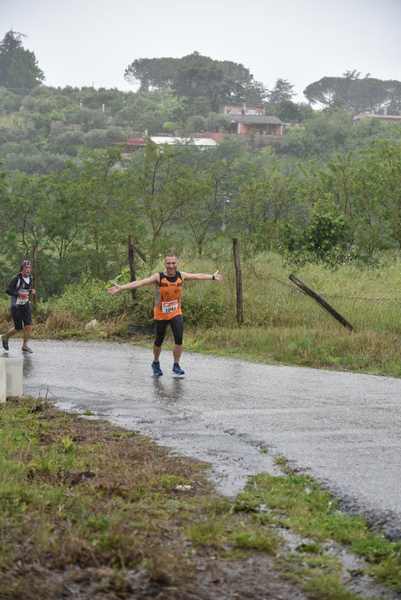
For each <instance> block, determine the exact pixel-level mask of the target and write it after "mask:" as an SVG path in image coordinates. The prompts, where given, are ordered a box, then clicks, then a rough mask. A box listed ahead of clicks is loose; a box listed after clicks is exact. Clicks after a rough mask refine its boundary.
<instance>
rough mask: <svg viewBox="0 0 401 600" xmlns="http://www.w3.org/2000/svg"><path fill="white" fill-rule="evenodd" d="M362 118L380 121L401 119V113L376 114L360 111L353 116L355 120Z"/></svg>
mask: <svg viewBox="0 0 401 600" xmlns="http://www.w3.org/2000/svg"><path fill="white" fill-rule="evenodd" d="M362 119H378V120H380V121H398V122H399V121H401V116H400V115H375V114H373V113H360V114H359V115H355V117H353V121H361V120H362Z"/></svg>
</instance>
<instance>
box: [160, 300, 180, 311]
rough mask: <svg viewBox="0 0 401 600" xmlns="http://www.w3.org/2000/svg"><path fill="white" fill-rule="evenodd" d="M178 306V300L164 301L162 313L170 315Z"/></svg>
mask: <svg viewBox="0 0 401 600" xmlns="http://www.w3.org/2000/svg"><path fill="white" fill-rule="evenodd" d="M177 308H178V300H170V302H162V313H163V314H165V315H168V314H169V313H172V312H174V311H175V310H177Z"/></svg>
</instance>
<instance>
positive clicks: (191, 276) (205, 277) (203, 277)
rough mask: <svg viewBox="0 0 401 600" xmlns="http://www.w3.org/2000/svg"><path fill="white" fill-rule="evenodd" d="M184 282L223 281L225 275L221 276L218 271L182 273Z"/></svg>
mask: <svg viewBox="0 0 401 600" xmlns="http://www.w3.org/2000/svg"><path fill="white" fill-rule="evenodd" d="M181 275H182V276H183V278H184V280H186V281H219V282H222V281H223V275H221V274H220V273H219V272H218V271H215V272H214V273H211V274H209V273H183V272H182V273H181Z"/></svg>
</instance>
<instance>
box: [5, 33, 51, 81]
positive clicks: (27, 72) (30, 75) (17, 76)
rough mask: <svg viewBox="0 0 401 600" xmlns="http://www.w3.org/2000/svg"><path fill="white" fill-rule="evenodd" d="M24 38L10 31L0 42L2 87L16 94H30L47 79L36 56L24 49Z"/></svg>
mask: <svg viewBox="0 0 401 600" xmlns="http://www.w3.org/2000/svg"><path fill="white" fill-rule="evenodd" d="M22 37H23V34H21V33H17V32H16V31H12V30H10V31H8V32H7V33H6V35H5V36H4V38H3V39H2V41H1V42H0V86H3V87H6V88H8V89H11V90H12V91H14V92H16V93H26V92H28V91H29V90H31V89H32V88H34V87H35V86H37V85H39V84H40V83H42V81H43V80H44V78H45V76H44V73H43V71H42V70H41V69H40V68H39V66H38V63H37V60H36V57H35V54H34V53H33V52H32V51H31V50H26V49H25V48H24V47H23V45H22V41H21V40H22Z"/></svg>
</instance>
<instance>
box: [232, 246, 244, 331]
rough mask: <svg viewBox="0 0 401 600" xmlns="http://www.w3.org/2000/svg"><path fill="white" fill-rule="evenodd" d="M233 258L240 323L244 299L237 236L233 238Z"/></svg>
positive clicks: (242, 320) (238, 319)
mask: <svg viewBox="0 0 401 600" xmlns="http://www.w3.org/2000/svg"><path fill="white" fill-rule="evenodd" d="M233 258H234V268H235V288H236V296H237V323H238V325H242V323H243V322H244V300H243V295H242V273H241V259H240V252H239V242H238V239H237V238H233Z"/></svg>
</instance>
